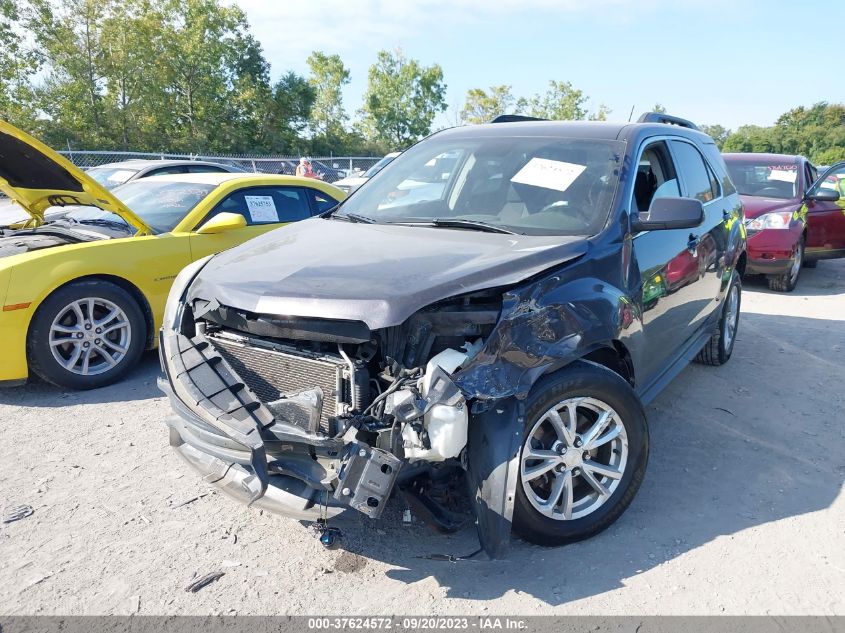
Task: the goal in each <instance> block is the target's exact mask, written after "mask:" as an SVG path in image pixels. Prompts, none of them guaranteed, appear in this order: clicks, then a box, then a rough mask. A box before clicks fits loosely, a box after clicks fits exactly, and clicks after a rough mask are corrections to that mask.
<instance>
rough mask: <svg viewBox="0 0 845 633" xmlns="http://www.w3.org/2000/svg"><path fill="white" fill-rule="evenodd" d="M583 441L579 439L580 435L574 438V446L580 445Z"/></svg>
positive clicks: (578, 446)
mask: <svg viewBox="0 0 845 633" xmlns="http://www.w3.org/2000/svg"><path fill="white" fill-rule="evenodd" d="M583 443H584V442H582V441H581V438H580V437H576V438H575V448H580V446H581V445H582V444H583Z"/></svg>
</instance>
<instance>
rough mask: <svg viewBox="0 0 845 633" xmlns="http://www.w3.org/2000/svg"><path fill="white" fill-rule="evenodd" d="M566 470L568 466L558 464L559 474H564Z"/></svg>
mask: <svg viewBox="0 0 845 633" xmlns="http://www.w3.org/2000/svg"><path fill="white" fill-rule="evenodd" d="M565 470H566V465H565V464H558V466H557V472H559V473H562V472H564V471H565Z"/></svg>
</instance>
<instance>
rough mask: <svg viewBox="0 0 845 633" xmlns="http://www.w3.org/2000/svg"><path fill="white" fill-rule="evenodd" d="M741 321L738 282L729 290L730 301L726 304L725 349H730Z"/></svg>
mask: <svg viewBox="0 0 845 633" xmlns="http://www.w3.org/2000/svg"><path fill="white" fill-rule="evenodd" d="M738 323H739V288H737V286H736V284H734V285H732V286H731V289H730V291H729V292H728V301H727V305H725V349H726V350H728V351H730V349H731V344H733V340H734V336H736V328H737V325H738Z"/></svg>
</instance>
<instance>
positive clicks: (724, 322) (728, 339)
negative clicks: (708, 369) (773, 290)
mask: <svg viewBox="0 0 845 633" xmlns="http://www.w3.org/2000/svg"><path fill="white" fill-rule="evenodd" d="M734 293H735V297H734ZM734 298H735V300H734ZM741 305H742V281H741V280H740V278H739V273H738V272H736V271H733V273H732V274H731V283H730V285H729V286H728V291H727V292H726V293H725V302H724V304H723V305H722V314H721V316H720V317H719V331H718V332H717V333H716V334H714V335H713V336H711V337H710V340H709V341H707V344H706V345H705V346H704V347H702V348H701V351H700V352H698V356H696V357H695V362H697V363H701V364H703V365H724V364H725V363H727V362H728V360H730V357H731V354H733V350H734V344H735V343H736V334H737V332H738V331H739V311H740V307H741Z"/></svg>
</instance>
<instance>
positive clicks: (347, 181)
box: [332, 152, 400, 193]
mask: <svg viewBox="0 0 845 633" xmlns="http://www.w3.org/2000/svg"><path fill="white" fill-rule="evenodd" d="M399 154H400V152H390V153H389V154H387V155H386V156H385V157H384V158H382V159H381V160H380V161H379V162H377V163H376V164H375V165H373V166H372V167H370V168H369V169H368V170H367V171H365V172H364V173H363V174H361V175H360V176H347V177H346V178H343V179H342V180H338V181H336V182H333V183H332V184H333V185H334V186H335V187H340V188H341V189H343V190H344V191H345V192H346V193H352V192H353V191H355V190H356V189H357V188H358V187H360V186H361V185H363V184H364V183H365V182H367V181H368V180H369V179H370V178H372V177H373V176H375V175H376V174H377V173H379V172H380V171H381V170H382V169H384V167H385V165H387V164H388V163H390V162H391V161H392V160H393V159H394V158H396V157H397V156H399Z"/></svg>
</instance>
